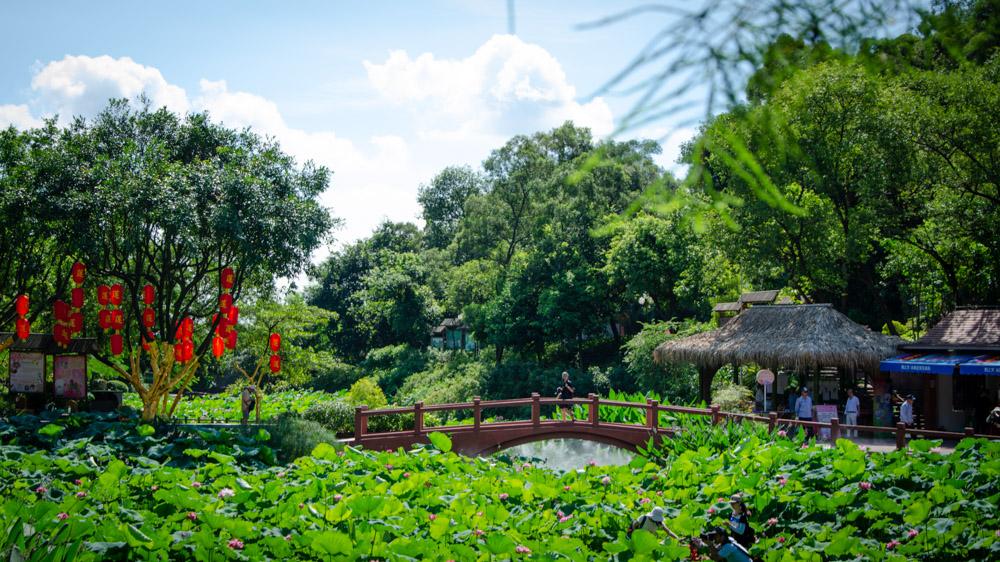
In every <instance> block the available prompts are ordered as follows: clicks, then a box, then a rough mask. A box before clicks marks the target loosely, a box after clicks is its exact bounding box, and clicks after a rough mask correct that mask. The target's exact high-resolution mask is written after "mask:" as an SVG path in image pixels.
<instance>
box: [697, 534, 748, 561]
mask: <svg viewBox="0 0 1000 562" xmlns="http://www.w3.org/2000/svg"><path fill="white" fill-rule="evenodd" d="M691 544H692V545H694V546H695V547H697V548H698V550H699V552H700V551H702V550H707V551H708V556H709V558H711V559H712V560H724V561H725V562H753V558H750V553H749V552H747V549H745V548H743V546H742V545H741V544H740V543H738V542H736V541H735V540H734V539H732V538H731V537H730V536H729V535H728V534H726V530H725V529H723V528H721V527H719V528H715V529H710V530H709V531H708V532H706V533H704V534H702V535H701V537H700V538H696V539H693V540H692V541H691Z"/></svg>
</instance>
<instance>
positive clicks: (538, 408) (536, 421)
mask: <svg viewBox="0 0 1000 562" xmlns="http://www.w3.org/2000/svg"><path fill="white" fill-rule="evenodd" d="M541 399H542V396H541V395H540V394H538V393H537V392H532V393H531V425H533V426H535V427H538V426H539V425H541V424H542V404H541Z"/></svg>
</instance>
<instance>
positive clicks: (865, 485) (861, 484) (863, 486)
mask: <svg viewBox="0 0 1000 562" xmlns="http://www.w3.org/2000/svg"><path fill="white" fill-rule="evenodd" d="M858 486H859V487H860V488H861V489H862V490H871V489H872V483H871V482H858Z"/></svg>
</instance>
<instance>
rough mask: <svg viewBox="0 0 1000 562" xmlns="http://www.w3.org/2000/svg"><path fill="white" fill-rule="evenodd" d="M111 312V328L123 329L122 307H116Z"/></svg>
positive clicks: (123, 315) (123, 316) (123, 314)
mask: <svg viewBox="0 0 1000 562" xmlns="http://www.w3.org/2000/svg"><path fill="white" fill-rule="evenodd" d="M110 312H111V329H112V330H123V329H125V313H123V312H122V309H120V308H116V309H114V310H112V311H110Z"/></svg>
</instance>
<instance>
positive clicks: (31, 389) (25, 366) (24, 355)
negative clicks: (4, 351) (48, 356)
mask: <svg viewBox="0 0 1000 562" xmlns="http://www.w3.org/2000/svg"><path fill="white" fill-rule="evenodd" d="M9 382H10V391H11V392H21V393H25V394H41V393H42V392H45V354H44V353H36V352H33V351H11V352H10V381H9Z"/></svg>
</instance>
